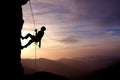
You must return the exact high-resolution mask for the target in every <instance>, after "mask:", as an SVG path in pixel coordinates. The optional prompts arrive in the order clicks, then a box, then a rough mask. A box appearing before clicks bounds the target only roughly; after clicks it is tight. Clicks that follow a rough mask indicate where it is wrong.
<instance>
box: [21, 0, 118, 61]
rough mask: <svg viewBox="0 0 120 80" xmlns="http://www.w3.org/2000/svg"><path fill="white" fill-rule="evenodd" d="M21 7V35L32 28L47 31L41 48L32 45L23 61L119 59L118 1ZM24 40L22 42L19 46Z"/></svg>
mask: <svg viewBox="0 0 120 80" xmlns="http://www.w3.org/2000/svg"><path fill="white" fill-rule="evenodd" d="M31 6H32V11H33V15H34V20H35V26H34V23H33V18H32V14H31V9H30V4H29V2H28V3H27V4H26V5H24V6H23V18H24V21H25V22H24V25H23V30H22V35H23V36H24V35H26V34H27V33H31V34H34V29H35V27H36V28H37V29H38V30H39V29H40V28H41V26H42V25H44V26H46V28H47V30H46V31H45V35H44V37H43V39H42V47H41V48H38V47H37V48H36V51H35V44H34V43H33V44H31V45H30V46H29V47H28V48H25V49H23V50H22V58H35V53H36V56H37V58H50V59H58V58H62V57H65V58H72V57H82V56H87V55H105V54H106V55H111V54H113V55H117V56H118V55H119V56H120V0H31ZM28 40H29V39H27V40H21V41H22V45H24V44H26V43H27V41H28Z"/></svg>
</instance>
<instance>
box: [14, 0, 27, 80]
mask: <svg viewBox="0 0 120 80" xmlns="http://www.w3.org/2000/svg"><path fill="white" fill-rule="evenodd" d="M27 2H28V0H17V3H16V28H15V34H16V35H15V46H16V47H15V58H16V62H15V63H16V70H15V71H16V73H15V74H16V79H20V78H21V77H22V76H23V68H22V65H21V40H20V38H21V30H22V27H23V24H24V20H23V13H22V6H23V5H25V4H26V3H27Z"/></svg>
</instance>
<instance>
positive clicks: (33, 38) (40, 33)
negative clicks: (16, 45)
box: [21, 26, 46, 49]
mask: <svg viewBox="0 0 120 80" xmlns="http://www.w3.org/2000/svg"><path fill="white" fill-rule="evenodd" d="M45 30H46V27H45V26H42V27H41V28H40V31H38V32H37V29H35V35H32V34H30V33H28V34H27V35H26V36H25V37H23V36H21V38H22V39H27V38H29V37H30V38H31V39H30V40H29V42H28V43H27V44H26V45H24V46H21V49H23V48H27V47H28V46H29V45H30V44H31V43H33V42H36V43H37V42H39V44H38V46H39V48H40V47H41V39H42V37H43V35H44V31H45Z"/></svg>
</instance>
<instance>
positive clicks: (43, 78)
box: [23, 71, 69, 80]
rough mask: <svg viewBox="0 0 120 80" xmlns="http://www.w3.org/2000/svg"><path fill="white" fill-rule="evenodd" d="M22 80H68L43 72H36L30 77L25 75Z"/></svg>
mask: <svg viewBox="0 0 120 80" xmlns="http://www.w3.org/2000/svg"><path fill="white" fill-rule="evenodd" d="M23 80H69V79H68V78H66V77H64V76H60V75H57V74H53V73H50V72H44V71H43V72H36V73H33V74H31V75H25V76H24V79H23Z"/></svg>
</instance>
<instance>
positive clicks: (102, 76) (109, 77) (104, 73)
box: [84, 62, 120, 80]
mask: <svg viewBox="0 0 120 80" xmlns="http://www.w3.org/2000/svg"><path fill="white" fill-rule="evenodd" d="M84 80H120V62H119V63H115V64H114V65H112V66H110V67H107V68H105V69H102V70H98V71H95V72H94V73H93V74H91V75H89V76H87V78H86V79H84Z"/></svg>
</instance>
